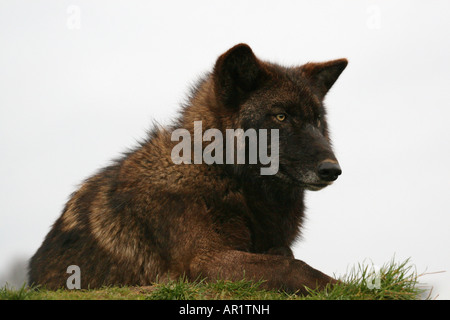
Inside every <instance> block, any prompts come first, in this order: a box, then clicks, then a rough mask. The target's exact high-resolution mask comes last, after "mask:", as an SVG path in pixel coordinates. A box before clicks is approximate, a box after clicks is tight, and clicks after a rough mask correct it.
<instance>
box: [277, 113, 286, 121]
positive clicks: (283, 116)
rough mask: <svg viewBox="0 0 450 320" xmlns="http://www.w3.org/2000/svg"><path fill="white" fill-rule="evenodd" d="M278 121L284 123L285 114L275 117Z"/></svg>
mask: <svg viewBox="0 0 450 320" xmlns="http://www.w3.org/2000/svg"><path fill="white" fill-rule="evenodd" d="M275 117H276V118H277V120H278V121H284V120H286V114H285V113H279V114H277V115H276V116H275Z"/></svg>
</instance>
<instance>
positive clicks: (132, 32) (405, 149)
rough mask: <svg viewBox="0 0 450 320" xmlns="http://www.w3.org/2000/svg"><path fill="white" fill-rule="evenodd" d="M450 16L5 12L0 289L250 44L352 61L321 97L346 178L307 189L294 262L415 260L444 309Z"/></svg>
mask: <svg viewBox="0 0 450 320" xmlns="http://www.w3.org/2000/svg"><path fill="white" fill-rule="evenodd" d="M449 11H450V2H449V1H445V0H442V1H437V0H435V1H406V0H405V1H392V0H390V1H362V0H353V1H352V0H345V1H344V0H342V1H337V0H329V1H308V2H306V1H282V0H281V1H280V0H279V1H270V2H269V1H242V0H241V1H221V2H219V1H111V0H109V1H89V0H85V1H76V0H72V1H18V0H7V1H5V0H1V1H0V150H1V157H0V279H3V280H5V278H8V275H7V274H8V272H9V271H10V270H9V269H11V265H12V264H13V263H15V261H17V260H20V259H27V258H29V257H30V256H31V255H32V254H33V253H34V252H35V251H36V250H37V248H38V247H39V246H40V244H41V243H42V241H43V238H44V236H45V235H46V234H47V232H48V231H49V229H50V226H51V225H52V223H53V222H54V221H55V219H56V218H57V217H58V216H59V215H60V213H61V210H62V208H63V206H64V204H65V202H66V201H67V199H68V197H69V195H70V194H71V193H72V192H73V191H74V190H76V188H77V186H78V185H79V183H80V182H81V181H82V180H83V179H85V178H87V177H88V176H89V175H91V174H92V173H94V172H95V171H96V170H97V169H99V168H101V167H102V166H105V165H107V164H108V163H109V161H110V160H111V159H113V158H116V157H117V156H118V155H119V154H120V153H121V152H123V151H125V150H126V149H127V148H129V147H132V146H134V145H135V144H136V141H137V140H141V139H142V138H143V137H145V132H146V130H147V129H149V128H150V126H151V122H152V120H158V121H160V122H162V123H168V122H170V119H172V118H173V116H174V115H175V114H176V112H177V110H178V107H179V104H180V102H182V101H183V99H184V98H185V96H186V93H187V91H188V88H189V86H190V85H191V84H192V83H193V82H194V81H195V80H196V79H197V78H198V76H199V75H201V74H202V73H203V72H204V71H208V70H209V69H210V68H211V67H212V65H213V64H214V61H215V59H216V58H217V56H218V55H220V54H221V53H223V52H224V51H226V50H227V49H228V48H230V47H231V46H233V45H235V44H237V43H240V42H245V43H248V44H249V45H250V46H251V47H252V48H253V50H254V52H255V54H256V55H257V56H259V57H260V58H261V59H266V60H270V61H274V62H278V63H281V64H285V65H296V64H303V63H306V62H308V61H325V60H330V59H336V58H342V57H345V58H347V59H348V60H349V65H348V67H347V69H346V70H345V71H344V73H343V74H342V76H341V77H340V78H339V80H338V81H337V82H336V84H335V86H334V87H333V88H332V90H331V91H330V92H329V94H328V96H327V98H326V104H327V106H328V113H329V122H330V126H331V134H332V137H333V140H334V147H335V151H336V156H337V157H338V159H339V162H340V164H341V166H342V169H343V174H342V176H341V177H339V179H338V180H337V181H336V183H335V184H334V185H333V186H331V187H329V188H328V189H325V190H322V191H319V192H316V193H312V192H309V193H308V195H307V206H308V212H307V221H306V223H305V228H304V231H303V239H302V240H301V241H299V242H298V243H297V244H296V245H295V248H294V252H295V255H296V257H297V258H299V259H301V260H304V261H306V262H307V263H309V264H310V265H312V266H314V267H316V268H318V269H320V270H322V271H324V272H326V273H329V274H333V273H334V274H336V275H338V276H339V275H343V274H344V273H345V272H346V271H347V268H348V267H351V266H352V265H354V264H355V263H358V262H362V261H364V259H370V260H371V261H373V263H375V264H376V265H378V266H381V265H383V264H384V263H386V262H388V261H389V260H391V258H393V257H394V255H395V259H396V260H398V261H402V260H404V259H406V258H408V257H410V258H411V262H412V263H413V264H414V265H415V266H416V267H417V272H418V273H422V272H425V271H427V272H435V271H444V270H446V271H447V272H446V273H440V274H433V275H427V276H424V277H423V278H421V281H422V282H424V283H426V284H424V285H426V286H428V287H429V286H433V287H434V289H433V296H436V295H437V294H439V298H444V299H450V274H449V272H450V254H449V246H450V232H449V227H450V215H449V213H450V212H449V199H450V188H449V186H450V169H449V165H448V161H449V160H448V159H450V149H449V142H450V129H449V127H448V125H447V124H448V121H449V116H450V111H449V110H450V106H449V101H450V90H449V88H450V76H449V74H450V42H449V39H450V19H449V18H448V17H449V16H448V12H449ZM2 275H3V276H2ZM9 277H10V276H9ZM6 280H8V279H6ZM0 285H2V284H1V283H0Z"/></svg>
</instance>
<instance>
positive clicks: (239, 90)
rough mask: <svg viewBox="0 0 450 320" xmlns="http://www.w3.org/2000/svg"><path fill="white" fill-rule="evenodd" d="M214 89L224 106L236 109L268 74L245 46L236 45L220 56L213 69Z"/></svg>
mask: <svg viewBox="0 0 450 320" xmlns="http://www.w3.org/2000/svg"><path fill="white" fill-rule="evenodd" d="M213 76H214V89H215V93H216V96H217V98H218V99H219V100H220V102H222V103H223V104H224V105H225V106H227V107H231V108H237V107H238V105H239V103H240V102H241V101H242V100H243V98H245V96H246V95H247V94H248V93H249V92H251V91H253V90H255V89H257V88H258V87H259V86H260V85H261V84H262V83H263V81H264V80H265V79H267V77H268V74H267V72H266V71H265V70H264V67H263V65H262V63H261V62H260V61H259V60H258V58H256V56H255V55H254V54H253V51H252V49H251V48H250V47H249V46H248V45H246V44H242V43H241V44H238V45H236V46H234V47H233V48H231V49H230V50H228V51H227V52H225V53H224V54H222V55H221V56H220V57H219V58H218V59H217V62H216V65H215V67H214V74H213Z"/></svg>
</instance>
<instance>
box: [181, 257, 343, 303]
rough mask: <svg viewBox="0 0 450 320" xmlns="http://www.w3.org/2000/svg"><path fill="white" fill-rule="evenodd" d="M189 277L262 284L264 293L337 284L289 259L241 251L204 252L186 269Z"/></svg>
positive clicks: (303, 290) (314, 270)
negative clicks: (245, 280)
mask: <svg viewBox="0 0 450 320" xmlns="http://www.w3.org/2000/svg"><path fill="white" fill-rule="evenodd" d="M190 275H191V277H192V278H193V279H194V278H198V277H203V278H204V277H206V278H208V279H211V280H213V279H226V280H232V281H236V280H241V279H243V278H244V277H245V278H246V279H249V280H254V281H260V280H264V282H263V284H262V287H264V288H266V289H276V290H278V289H282V290H286V291H288V292H297V291H298V292H301V293H303V294H305V293H307V290H306V289H305V287H308V288H311V289H316V288H318V289H323V288H325V287H326V286H327V285H328V284H335V283H337V280H335V279H333V278H331V277H329V276H327V275H326V274H324V273H322V272H320V271H318V270H316V269H314V268H312V267H310V266H309V265H307V264H306V263H305V262H303V261H300V260H296V259H293V258H288V257H283V256H277V255H270V254H254V253H248V252H243V251H235V250H228V251H221V252H214V253H211V252H205V253H203V254H201V255H197V256H196V257H195V258H194V259H193V260H192V262H191V265H190Z"/></svg>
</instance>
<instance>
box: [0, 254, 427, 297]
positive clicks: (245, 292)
mask: <svg viewBox="0 0 450 320" xmlns="http://www.w3.org/2000/svg"><path fill="white" fill-rule="evenodd" d="M371 270H372V265H368V264H358V265H357V266H355V267H353V268H352V269H351V270H350V271H349V272H348V273H347V274H346V275H344V276H342V277H340V280H341V281H342V283H341V284H339V285H336V286H334V287H332V288H326V289H325V290H322V291H317V290H309V295H307V296H301V295H296V294H288V293H285V292H282V291H274V290H264V289H262V288H261V283H262V282H252V281H248V280H245V279H244V280H241V281H235V282H231V281H224V280H219V281H215V282H207V281H204V280H201V281H195V282H188V281H186V280H185V279H184V278H180V279H178V280H173V281H169V282H166V283H155V284H154V285H152V286H148V287H104V288H101V289H95V290H94V289H92V290H56V291H51V290H45V289H40V288H29V287H26V286H25V285H24V286H22V287H21V288H20V289H11V288H9V287H8V286H5V287H3V288H0V300H211V299H214V300H231V299H232V300H415V299H420V297H421V295H422V294H423V292H424V291H425V290H424V289H420V286H419V283H418V278H419V277H420V275H418V274H417V272H416V270H415V268H414V266H413V265H411V263H410V262H409V259H408V260H406V261H404V262H400V263H397V262H395V261H394V260H392V261H391V262H389V263H387V264H385V265H384V266H383V267H381V268H380V270H379V272H378V279H379V286H377V284H378V283H377V281H375V278H374V273H373V272H372V271H371ZM371 284H373V285H371ZM377 287H378V289H377Z"/></svg>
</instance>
